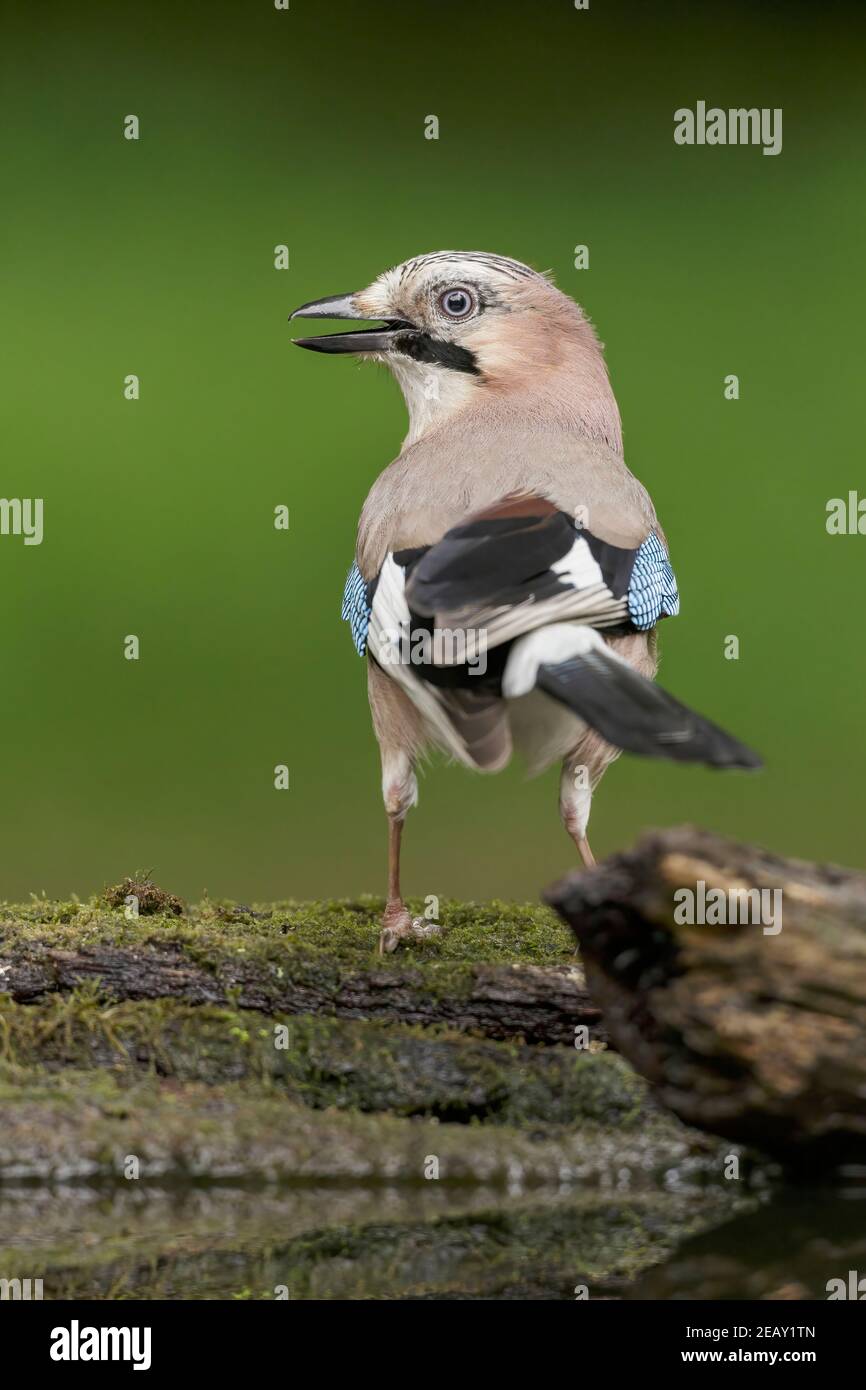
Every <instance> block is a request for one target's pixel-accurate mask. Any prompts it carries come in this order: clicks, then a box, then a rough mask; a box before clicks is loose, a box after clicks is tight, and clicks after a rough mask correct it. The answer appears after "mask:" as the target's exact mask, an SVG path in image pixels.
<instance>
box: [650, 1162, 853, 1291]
mask: <svg viewBox="0 0 866 1390" xmlns="http://www.w3.org/2000/svg"><path fill="white" fill-rule="evenodd" d="M851 1269H854V1270H859V1272H860V1274H861V1275H866V1187H859V1188H857V1187H852V1188H850V1189H848V1190H847V1191H845V1192H838V1191H831V1190H822V1189H818V1190H808V1189H801V1188H787V1189H785V1190H784V1191H782V1192H780V1193H778V1194H777V1196H776V1198H775V1199H774V1200H773V1201H772V1202H771V1203H769V1204H768V1205H767V1206H764V1207H759V1208H758V1209H757V1210H755V1211H751V1212H748V1213H746V1214H744V1215H741V1216H738V1217H735V1218H734V1220H732V1221H728V1222H726V1223H725V1224H724V1225H722V1226H720V1227H718V1228H717V1229H715V1230H712V1231H704V1232H703V1233H702V1234H700V1235H696V1236H693V1237H691V1238H689V1239H688V1240H685V1241H684V1242H683V1243H682V1245H681V1246H679V1247H678V1249H677V1250H676V1251H675V1253H674V1254H673V1255H672V1256H671V1257H670V1259H668V1260H665V1261H664V1262H663V1263H662V1264H660V1265H657V1266H655V1267H654V1268H652V1269H649V1270H647V1271H646V1272H645V1273H644V1274H643V1275H642V1276H641V1277H640V1278H639V1279H637V1280H636V1282H635V1283H634V1285H633V1286H632V1287H631V1289H630V1290H629V1291H628V1293H627V1295H626V1296H627V1297H629V1298H666V1299H667V1298H700V1299H716V1298H717V1299H725V1298H745V1299H786V1298H791V1299H798V1298H821V1299H825V1298H826V1297H827V1283H828V1280H830V1279H839V1278H842V1279H846V1280H847V1277H848V1271H849V1270H851Z"/></svg>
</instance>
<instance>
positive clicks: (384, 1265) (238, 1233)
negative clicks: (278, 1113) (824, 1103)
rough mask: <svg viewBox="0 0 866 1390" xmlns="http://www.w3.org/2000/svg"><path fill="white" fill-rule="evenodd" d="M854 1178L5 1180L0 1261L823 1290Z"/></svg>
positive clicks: (262, 1289)
mask: <svg viewBox="0 0 866 1390" xmlns="http://www.w3.org/2000/svg"><path fill="white" fill-rule="evenodd" d="M858 1195H859V1197H860V1198H863V1197H866V1192H864V1191H863V1190H862V1189H861V1190H860V1193H859V1194H857V1193H852V1194H850V1195H849V1196H847V1197H846V1196H845V1195H839V1194H836V1195H830V1194H827V1193H822V1192H814V1191H803V1190H797V1189H786V1190H785V1191H783V1192H780V1193H779V1194H778V1195H777V1197H776V1198H775V1200H773V1201H772V1202H769V1203H767V1202H765V1203H764V1204H760V1203H759V1201H758V1199H757V1198H754V1197H753V1198H747V1199H746V1200H745V1201H744V1202H743V1204H742V1207H741V1212H740V1214H739V1215H738V1216H735V1217H734V1218H733V1219H730V1191H729V1190H728V1191H727V1192H726V1193H724V1194H721V1193H720V1194H719V1196H718V1197H716V1196H714V1195H713V1194H712V1193H709V1194H708V1193H707V1192H706V1191H703V1192H688V1193H670V1192H667V1193H657V1194H649V1195H639V1196H618V1195H613V1194H607V1195H604V1194H600V1193H599V1192H598V1191H597V1190H596V1191H593V1192H591V1193H586V1194H577V1195H576V1194H575V1193H574V1192H551V1193H547V1194H545V1193H543V1192H542V1193H538V1192H536V1193H533V1194H530V1195H523V1196H513V1197H509V1196H508V1195H506V1194H504V1193H503V1192H502V1191H501V1190H499V1189H490V1188H483V1187H482V1188H479V1187H467V1188H464V1189H460V1188H453V1187H451V1188H449V1187H448V1186H446V1185H445V1184H440V1183H433V1182H431V1183H425V1184H424V1185H423V1186H418V1187H414V1188H407V1187H405V1186H401V1187H399V1188H397V1187H392V1188H389V1187H379V1186H377V1187H353V1186H347V1187H341V1186H330V1187H283V1188H275V1187H268V1188H261V1189H257V1190H255V1189H250V1188H239V1187H230V1186H216V1187H213V1186H212V1187H186V1188H175V1189H166V1188H158V1187H153V1186H147V1187H145V1186H143V1185H139V1184H130V1185H129V1186H125V1187H124V1188H123V1189H121V1190H118V1189H111V1190H109V1191H100V1190H98V1189H95V1188H91V1187H87V1186H81V1187H63V1188H57V1187H55V1188H51V1189H48V1188H44V1187H20V1188H18V1189H13V1190H10V1189H9V1188H6V1189H4V1193H3V1197H2V1200H0V1276H3V1277H7V1278H13V1277H16V1276H17V1277H21V1278H26V1277H31V1278H42V1279H43V1281H44V1290H45V1297H46V1298H55V1299H56V1298H72V1297H75V1298H95V1299H123V1298H156V1299H166V1298H171V1299H181V1300H182V1299H218V1298H256V1299H260V1298H274V1297H275V1296H277V1295H276V1293H275V1291H276V1290H280V1289H284V1290H285V1292H286V1294H287V1296H288V1297H291V1298H296V1299H304V1298H326V1299H327V1298H334V1299H340V1298H353V1299H354V1298H407V1297H408V1298H419V1297H420V1298H492V1299H508V1298H511V1299H514V1298H518V1299H520V1298H523V1299H529V1298H548V1299H572V1298H574V1297H575V1289H576V1288H577V1287H579V1286H581V1285H585V1286H586V1289H587V1292H588V1295H589V1297H591V1298H599V1297H601V1298H622V1297H626V1298H641V1299H643V1298H649V1299H652V1298H664V1299H670V1298H698V1299H717V1298H719V1299H724V1298H749V1299H760V1298H785V1297H790V1298H807V1297H818V1298H825V1297H826V1289H825V1285H826V1281H827V1280H828V1279H829V1278H832V1277H838V1276H845V1275H847V1271H848V1270H849V1269H850V1268H855V1269H860V1270H861V1271H863V1272H866V1229H864V1221H863V1219H862V1218H863V1216H864V1215H866V1201H864V1200H858Z"/></svg>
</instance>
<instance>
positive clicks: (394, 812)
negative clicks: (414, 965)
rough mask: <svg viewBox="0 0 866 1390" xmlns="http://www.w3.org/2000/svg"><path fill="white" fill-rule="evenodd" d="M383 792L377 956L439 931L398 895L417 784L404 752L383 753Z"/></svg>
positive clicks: (436, 933) (416, 798)
mask: <svg viewBox="0 0 866 1390" xmlns="http://www.w3.org/2000/svg"><path fill="white" fill-rule="evenodd" d="M382 791H383V794H384V798H385V810H386V811H387V813H388V900H387V902H386V903H385V911H384V913H383V914H382V931H381V933H380V935H379V955H380V956H381V955H385V954H386V953H388V954H390V952H391V951H395V950H396V949H397V946H398V944H399V943H400V941H401V940H402V939H403V937H406V936H413V937H425V936H437V935H438V934H439V932H440V930H441V928H440V927H439V926H438V925H437V924H436V923H435V922H426V921H425V920H424V918H423V917H413V916H412V914H411V913H410V911H409V909H408V908H407V907H406V905H405V903H404V902H403V898H402V895H401V892H400V844H401V841H402V838H403V822H404V820H405V819H406V815H407V813H408V811H409V808H410V807H411V806H414V805H415V803H416V802H417V800H418V783H417V782H416V780H415V773H414V770H413V768H412V764H411V762H410V760H409V758H408V757H407V756H406V754H405V753H402V752H401V753H398V754H393V753H386V751H385V750H384V749H383V751H382Z"/></svg>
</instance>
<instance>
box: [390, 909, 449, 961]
mask: <svg viewBox="0 0 866 1390" xmlns="http://www.w3.org/2000/svg"><path fill="white" fill-rule="evenodd" d="M441 934H442V928H441V926H440V925H439V923H438V922H428V921H427V919H426V918H425V917H413V916H412V914H411V912H409V910H408V908H407V907H405V906H404V904H403V903H402V902H400V900H399V899H397V900H396V901H394V902H389V903H388V904H387V905H386V907H385V911H384V913H383V914H382V931H381V933H380V935H379V955H380V956H384V955H390V954H391V952H392V951H396V949H397V947H398V946H399V944H400V942H401V941H402V940H404V938H405V937H413V938H414V939H415V940H416V941H425V940H427V939H428V938H429V937H431V936H441Z"/></svg>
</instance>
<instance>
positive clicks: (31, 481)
mask: <svg viewBox="0 0 866 1390" xmlns="http://www.w3.org/2000/svg"><path fill="white" fill-rule="evenodd" d="M863 28H864V25H863V16H862V13H861V14H859V15H858V12H857V10H856V9H855V8H853V7H850V8H849V7H843V6H841V5H833V4H830V5H821V6H818V5H812V4H802V5H798V4H790V3H788V4H781V3H780V4H777V5H776V4H766V5H755V4H748V5H738V4H728V5H725V6H721V5H712V6H710V5H707V6H701V5H695V4H684V3H673V4H665V5H657V4H646V3H644V4H640V5H637V4H628V5H623V4H617V3H603V0H591V8H590V9H589V11H587V12H579V11H576V10H575V9H574V7H573V5H572V4H571V3H570V0H561V3H548V4H545V5H533V6H529V5H526V4H508V3H499V4H495V5H493V4H490V5H474V6H469V5H458V4H449V3H443V2H442V0H437V3H433V0H430V3H410V2H407V0H404V2H403V3H399V4H398V3H380V4H370V5H363V6H362V5H358V4H350V3H348V0H336V3H335V0H328V3H314V2H313V0H291V8H290V10H288V11H287V12H283V11H278V10H276V9H275V8H274V7H273V5H272V4H271V3H269V0H260V3H236V4H226V3H191V4H185V5H184V6H182V7H180V6H177V5H173V4H168V3H155V4H149V5H147V6H144V7H142V6H124V7H121V6H117V5H109V4H107V3H105V4H102V5H93V4H87V3H77V4H75V5H68V6H59V5H56V6H50V7H44V6H30V7H25V6H23V5H21V6H20V7H19V8H18V10H17V12H16V13H14V14H13V17H12V19H11V20H10V21H8V22H7V23H6V26H5V33H4V44H3V55H2V69H3V71H2V111H0V116H2V129H3V132H4V136H3V145H4V151H3V189H4V194H5V197H4V204H5V209H4V217H3V220H2V227H0V237H2V264H3V279H4V282H5V285H4V293H3V333H2V378H0V379H2V390H3V398H4V429H3V434H4V439H3V467H2V475H0V477H2V484H0V493H2V495H3V496H6V497H15V496H21V497H25V496H26V497H32V496H41V497H44V499H45V539H44V543H43V544H42V546H41V547H30V548H25V547H24V546H23V544H22V542H21V540H20V539H14V538H12V537H8V536H7V537H0V605H2V629H0V630H2V640H3V679H2V682H0V701H2V713H0V718H2V729H3V733H4V739H3V755H2V763H0V769H2V771H0V785H2V831H0V833H2V872H0V894H2V895H3V896H6V897H12V898H15V897H21V896H24V895H26V894H28V893H29V892H30V891H31V890H32V891H37V892H38V891H41V890H43V889H44V890H46V891H47V892H48V893H50V894H66V893H68V892H69V891H71V890H75V891H78V892H82V893H84V892H89V891H91V890H93V889H94V888H99V887H101V886H102V884H104V883H105V882H106V881H111V880H113V879H116V878H118V877H119V876H121V875H122V874H123V873H125V872H127V871H129V870H131V869H134V868H138V867H141V868H153V870H154V871H155V874H156V876H157V878H158V879H159V881H160V882H162V883H163V884H164V886H166V887H169V888H171V889H173V890H174V891H177V892H180V893H183V894H187V895H190V896H196V895H198V894H200V893H201V892H202V891H203V890H205V889H207V890H208V891H209V892H210V893H211V894H225V895H230V896H233V897H236V898H240V899H246V900H249V899H252V898H258V899H267V898H271V897H279V896H288V895H293V896H323V895H330V894H334V893H340V894H354V893H358V892H362V891H381V890H382V889H383V888H384V853H385V827H384V818H383V814H382V811H381V806H380V799H379V772H378V758H377V752H376V747H375V743H374V740H373V736H372V732H371V730H370V727H369V719H368V712H367V706H366V695H365V679H364V670H363V663H362V662H361V661H359V660H358V658H357V657H356V656H355V655H354V652H353V649H352V645H351V641H350V638H349V633H348V630H347V628H345V627H344V626H343V625H342V624H341V623H340V621H339V607H340V598H341V592H342V586H343V581H344V577H345V572H346V570H347V568H348V566H349V564H350V562H351V558H352V551H353V541H354V531H355V525H356V521H357V515H358V511H359V508H360V505H361V503H362V501H363V498H364V495H365V493H366V490H367V488H368V487H369V485H370V483H371V482H372V480H373V478H374V477H375V475H376V474H377V472H378V471H379V470H380V469H381V468H382V467H383V466H384V465H385V464H386V463H387V462H388V461H389V460H390V459H391V458H392V457H393V456H394V455H395V453H396V452H397V451H398V449H399V444H400V441H401V439H402V437H403V433H404V423H405V422H404V411H403V406H402V401H401V400H400V397H399V394H398V392H397V388H396V386H395V385H394V383H393V382H392V381H391V380H390V378H389V377H388V376H387V374H386V373H385V372H384V371H379V370H376V369H371V368H370V367H361V366H359V365H357V364H356V363H355V362H353V361H351V360H349V359H338V360H331V359H327V358H322V357H320V356H318V355H315V354H310V353H302V352H299V351H297V350H296V349H294V348H293V347H292V346H291V344H290V338H291V336H292V331H291V330H290V328H289V326H288V324H287V322H286V317H287V314H288V313H289V311H290V310H291V309H292V308H293V307H295V306H296V305H298V304H300V303H301V302H302V301H304V300H308V299H311V298H314V297H318V296H320V295H324V294H329V293H335V292H342V291H347V290H352V289H356V288H359V287H361V286H362V285H365V284H367V283H369V281H370V280H371V279H372V278H373V277H374V276H375V275H376V274H378V273H379V272H380V271H381V270H382V269H384V268H385V267H386V266H388V265H391V264H393V263H395V262H398V261H400V260H403V259H404V258H406V257H408V256H410V255H413V254H416V253H419V252H423V251H428V250H435V249H439V248H444V247H459V248H469V249H483V250H491V251H496V252H502V253H505V254H507V255H511V256H516V257H519V258H521V259H523V260H526V261H528V262H530V263H531V264H533V265H534V266H536V267H538V268H540V269H551V270H552V271H553V272H554V274H555V276H556V278H557V282H558V284H559V285H560V286H561V288H562V289H563V290H565V291H566V292H567V293H569V294H572V295H574V296H575V298H577V299H578V300H579V301H580V302H581V303H582V304H583V305H584V306H585V307H586V309H587V310H588V312H589V313H590V314H591V316H592V317H593V319H594V320H595V322H596V324H597V325H598V328H599V331H600V334H601V336H602V338H603V340H604V341H605V343H606V344H607V356H608V361H609V364H610V369H611V374H612V378H613V382H614V387H615V389H616V392H617V395H618V398H619V402H620V406H621V409H622V413H623V419H624V425H625V440H626V457H627V460H628V462H629V464H630V466H631V468H632V469H633V470H634V471H635V472H636V473H637V474H638V476H639V477H640V478H641V479H642V480H643V481H644V482H645V483H646V484H647V485H648V486H649V488H650V489H651V491H652V493H653V495H654V497H655V500H656V504H657V506H658V510H659V513H660V515H661V518H662V521H663V523H664V525H665V527H666V529H667V532H668V536H669V539H670V543H671V547H672V552H673V559H674V564H675V568H676V572H677V576H678V579H679V584H680V589H681V593H682V615H681V616H680V617H679V618H678V619H676V620H675V621H673V622H669V623H667V624H665V625H664V626H663V628H662V633H661V636H662V651H663V671H662V678H663V680H664V682H665V684H666V685H667V686H668V687H669V688H670V689H671V690H673V691H674V692H675V693H676V694H677V695H678V696H679V697H680V698H682V699H684V700H687V701H689V702H690V703H692V704H694V705H695V706H697V707H698V708H699V709H701V710H703V711H704V712H706V713H707V714H709V715H710V716H711V717H713V718H715V719H716V720H718V721H719V722H720V723H722V724H724V725H726V726H728V727H729V728H731V730H732V731H734V732H735V733H737V734H738V735H740V736H741V737H742V738H744V739H745V740H747V741H748V742H750V743H751V744H753V745H754V746H755V747H757V748H758V749H760V750H761V751H762V752H763V753H764V755H765V756H766V760H767V768H766V771H765V772H764V773H763V774H761V775H758V776H755V777H746V776H737V775H731V776H724V775H718V774H713V773H710V772H708V771H704V770H702V769H698V768H682V767H678V766H675V765H673V764H671V765H661V764H654V763H651V762H641V761H639V760H637V759H629V758H625V759H623V760H621V762H620V763H619V764H618V765H617V766H616V767H615V768H614V769H613V770H612V771H611V772H610V773H609V774H608V776H607V778H606V779H605V781H604V783H603V785H602V788H601V790H600V792H599V794H598V795H597V797H596V800H595V807H594V812H593V820H592V824H591V827H590V830H591V838H592V841H593V845H594V847H595V849H596V853H597V854H607V853H609V852H611V851H612V850H614V849H615V848H617V847H620V846H625V845H627V844H628V843H629V842H630V841H632V840H633V839H634V837H635V836H636V835H637V834H638V832H639V831H640V830H641V828H642V827H643V826H646V825H665V824H670V823H675V822H679V821H684V820H692V821H695V822H698V823H701V824H703V825H706V826H709V827H712V828H714V829H717V830H719V831H721V832H724V833H726V834H728V835H731V836H735V837H743V838H754V839H757V840H759V841H762V842H764V843H765V844H767V845H770V846H772V847H775V848H777V849H779V850H783V851H787V852H790V853H794V854H802V855H808V856H810V857H811V856H815V857H822V858H831V859H837V860H841V861H846V862H849V863H854V864H864V863H866V848H864V844H863V836H862V831H861V824H862V796H861V788H862V784H863V779H864V773H866V748H864V740H863V716H862V690H863V685H864V679H866V653H864V643H863V640H862V635H861V634H862V599H863V573H864V556H866V538H863V537H854V536H845V537H831V536H829V535H828V534H827V533H826V530H825V509H826V503H827V500H828V499H829V498H831V497H835V496H845V495H846V494H847V492H848V490H849V488H857V487H858V486H860V487H861V488H862V489H863V491H864V493H866V474H864V468H863V462H862V423H861V422H862V414H863V412H862V400H863V382H862V377H863V349H862V336H863V330H862V319H863V297H864V278H863V271H862V255H863V234H864V221H866V217H864V214H866V182H864V179H863V150H864V141H866V130H864V126H866V114H864V105H863V100H862V67H861V64H862V51H863V38H864V33H863ZM698 99H704V100H706V101H707V103H708V104H709V105H713V104H718V105H721V106H723V107H728V106H752V105H755V106H760V107H777V106H780V107H782V108H783V110H784V147H783V151H782V153H781V155H780V156H778V157H776V158H767V157H764V156H763V155H762V154H761V151H760V149H758V148H712V149H711V148H704V149H700V148H680V147H677V146H676V145H675V144H674V142H673V112H674V110H675V108H677V107H679V106H683V105H688V106H692V107H693V106H694V104H695V102H696V101H697V100H698ZM129 113H135V114H136V115H138V117H139V119H140V122H141V138H140V140H139V141H138V142H137V143H136V142H130V141H127V140H125V139H124V138H123V135H122V123H123V118H124V116H125V115H127V114H129ZM428 114H436V115H438V117H439V119H440V123H441V130H440V139H439V140H438V141H437V142H433V141H428V140H425V139H424V136H423V131H424V117H425V116H426V115H428ZM278 243H286V244H287V245H288V246H289V248H290V255H291V266H290V269H289V270H288V271H277V270H275V269H274V266H273V248H274V246H275V245H277V244H278ZM578 243H586V244H588V246H589V248H590V268H589V269H588V270H584V271H576V270H575V269H574V266H573V248H574V246H575V245H576V244H578ZM731 372H734V373H737V374H738V375H739V377H740V389H741V397H740V400H739V401H737V402H729V401H726V400H725V399H724V396H723V378H724V377H725V375H726V374H728V373H731ZM128 373H137V374H138V375H139V376H140V379H141V399H140V400H139V401H137V402H129V401H126V400H125V399H124V396H123V380H124V377H125V376H126V375H127V374H128ZM280 503H284V504H286V505H287V506H289V508H290V509H291V528H290V530H289V531H288V532H279V531H275V530H274V527H273V509H274V507H275V506H276V505H278V504H280ZM128 633H136V634H137V635H138V636H139V638H140V641H141V659H140V660H139V661H138V662H130V661H126V660H125V659H124V657H123V639H124V636H125V635H126V634H128ZM728 634H736V635H737V636H738V637H739V639H740V659H739V661H728V660H725V659H724V655H723V650H724V639H725V637H726V636H727V635H728ZM277 763H285V764H287V765H288V766H289V768H290V775H291V787H290V790H289V791H287V792H278V791H276V790H275V789H274V786H273V768H274V765H275V764H277ZM556 800H557V774H556V773H555V772H551V773H548V774H547V775H546V776H545V777H544V778H542V779H541V780H539V781H537V782H529V783H528V782H526V781H525V780H524V778H523V775H522V773H521V771H520V769H519V768H514V769H511V770H509V771H508V772H507V773H505V774H504V775H502V776H500V777H499V778H497V779H483V778H472V777H471V776H470V775H469V774H467V773H465V772H463V771H460V770H457V769H447V768H444V767H442V766H435V765H434V766H433V767H432V768H431V769H430V770H428V772H427V773H426V775H425V776H424V778H423V780H422V785H421V805H420V808H419V810H418V811H416V812H414V813H413V815H412V818H411V820H410V825H409V829H408V831H407V835H406V851H405V887H406V889H407V891H409V892H411V893H414V894H421V895H426V894H428V893H436V894H441V895H450V894H455V895H460V896H465V897H485V896H490V895H499V896H504V897H509V896H517V897H521V898H534V897H536V896H537V894H538V892H539V890H540V889H541V888H542V887H543V886H544V885H545V884H546V883H547V882H548V881H549V880H550V879H552V878H553V877H555V876H556V875H558V874H560V873H561V872H563V871H564V870H565V869H567V868H569V867H570V866H571V865H572V863H573V862H574V858H575V856H574V853H573V851H572V849H571V846H570V843H569V841H568V840H567V839H566V837H565V835H564V833H563V831H562V830H561V828H560V825H559V821H558V816H557V809H556Z"/></svg>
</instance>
